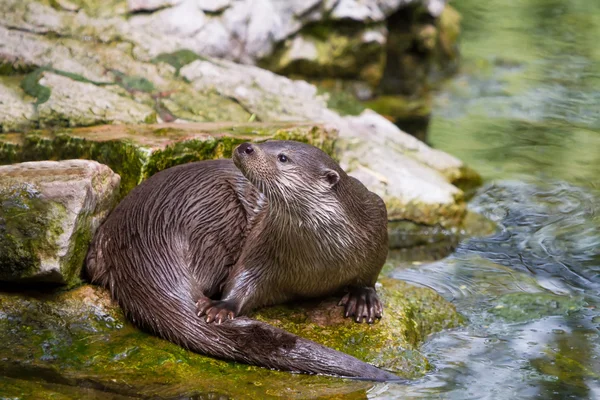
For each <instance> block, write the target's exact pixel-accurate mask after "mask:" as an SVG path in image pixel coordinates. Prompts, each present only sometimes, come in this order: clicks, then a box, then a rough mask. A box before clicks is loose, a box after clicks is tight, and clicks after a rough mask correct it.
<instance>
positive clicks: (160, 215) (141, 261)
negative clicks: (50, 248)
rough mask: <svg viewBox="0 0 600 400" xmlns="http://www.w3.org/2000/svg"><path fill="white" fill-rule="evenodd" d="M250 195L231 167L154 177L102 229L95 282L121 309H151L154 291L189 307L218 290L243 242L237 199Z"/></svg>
mask: <svg viewBox="0 0 600 400" xmlns="http://www.w3.org/2000/svg"><path fill="white" fill-rule="evenodd" d="M253 191H254V192H255V190H254V189H253V187H252V186H251V185H250V184H249V182H248V181H247V180H246V178H244V177H243V175H242V174H241V173H240V172H239V170H238V169H237V168H236V167H235V166H234V165H233V163H232V162H231V161H230V160H212V161H201V162H196V163H190V164H185V165H181V166H177V167H173V168H169V169H167V170H164V171H161V172H159V173H157V174H156V175H154V176H152V177H151V178H149V179H148V180H146V181H145V182H143V183H142V184H140V185H139V186H137V187H136V188H135V189H133V190H132V191H131V193H129V194H128V195H127V196H126V197H125V199H123V201H122V202H121V203H120V204H119V205H118V206H117V207H116V208H115V210H114V211H113V212H112V213H111V214H110V215H109V217H108V218H107V220H106V221H105V222H104V224H103V225H102V226H101V227H100V229H99V230H98V232H97V234H96V237H95V239H94V241H93V243H92V248H91V250H90V252H89V254H88V259H87V270H88V274H89V276H90V278H91V280H92V281H93V282H94V283H99V284H101V285H104V286H108V287H109V288H110V289H111V292H112V293H113V295H114V296H115V297H116V298H117V300H119V302H120V303H121V304H122V306H124V308H126V307H131V306H132V305H134V304H137V303H144V302H147V304H148V305H150V306H151V305H152V302H153V298H154V293H156V292H157V291H159V292H163V291H168V293H166V294H168V295H169V296H173V297H177V298H178V299H180V300H182V301H186V302H189V301H192V297H193V296H195V295H196V294H197V293H198V292H205V291H211V290H212V291H214V290H215V288H218V287H219V285H220V282H221V281H222V280H223V279H225V276H226V274H227V269H228V268H229V267H230V266H231V265H232V264H233V263H235V261H236V260H237V257H238V255H239V254H238V253H239V250H240V248H241V243H242V242H243V240H244V234H245V228H246V225H247V220H248V215H247V211H246V208H245V206H244V204H242V203H241V202H240V200H239V194H240V193H245V192H248V193H250V196H249V197H250V198H252V196H253ZM254 197H256V195H254ZM205 294H206V295H213V294H214V293H205ZM126 311H127V310H126Z"/></svg>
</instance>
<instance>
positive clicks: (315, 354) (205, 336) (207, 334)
mask: <svg viewBox="0 0 600 400" xmlns="http://www.w3.org/2000/svg"><path fill="white" fill-rule="evenodd" d="M161 303H162V305H161V307H160V309H161V310H169V312H168V313H166V312H165V313H164V314H163V315H153V316H152V317H153V318H146V315H140V314H138V313H136V312H135V308H134V309H131V308H130V309H129V310H127V311H128V312H129V313H130V314H134V315H131V317H132V319H133V320H134V321H138V322H142V324H143V325H146V326H147V327H148V328H150V329H151V330H152V331H154V332H155V333H156V334H157V335H158V336H161V337H163V338H164V339H167V340H169V341H172V342H174V343H177V344H179V345H180V346H182V347H185V348H187V349H189V350H192V351H194V352H197V353H201V354H205V355H209V356H213V357H217V358H221V359H226V360H234V361H239V362H243V363H247V364H252V365H257V366H260V367H266V368H272V369H278V370H283V371H291V372H302V373H308V374H325V375H337V376H340V377H349V378H361V379H366V380H374V381H392V380H393V381H398V380H399V379H400V378H399V377H398V376H396V375H393V374H391V373H389V372H386V371H383V370H381V369H378V368H376V367H374V366H372V365H370V364H367V363H365V362H363V361H360V360H358V359H356V358H354V357H352V356H350V355H348V354H345V353H342V352H339V351H336V350H333V349H331V348H328V347H325V346H322V345H320V344H318V343H315V342H313V341H310V340H307V339H303V338H300V337H298V336H296V335H293V334H291V333H289V332H286V331H284V330H281V329H278V328H275V327H273V326H271V325H268V324H265V323H262V322H259V321H256V320H252V319H249V318H244V317H241V318H236V319H234V320H228V321H225V322H223V323H222V324H220V325H217V324H215V323H211V324H208V323H206V322H205V321H204V320H203V319H202V318H200V317H197V316H196V314H195V307H194V305H193V303H191V302H189V303H188V302H182V301H181V299H179V298H174V297H170V298H169V300H167V299H161ZM167 303H171V304H167ZM184 304H189V306H185V305H184ZM130 305H131V304H130ZM142 309H143V308H142ZM135 314H138V315H135ZM144 314H145V313H144ZM148 317H149V316H148Z"/></svg>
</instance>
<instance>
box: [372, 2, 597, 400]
mask: <svg viewBox="0 0 600 400" xmlns="http://www.w3.org/2000/svg"><path fill="white" fill-rule="evenodd" d="M451 4H452V5H453V6H454V7H455V8H457V9H458V10H459V12H460V13H461V14H462V15H463V34H462V42H461V50H462V54H463V61H462V67H461V71H460V73H459V74H458V75H457V76H456V77H454V78H453V79H452V80H451V81H449V82H447V83H446V84H445V86H444V88H443V89H442V90H441V91H440V93H437V95H436V106H435V108H434V116H433V119H432V124H431V128H430V132H429V140H430V142H431V143H432V144H433V146H434V147H437V148H440V149H442V150H445V151H448V152H450V153H452V154H454V155H456V156H458V157H460V158H461V159H463V160H464V161H465V162H466V163H468V164H469V165H470V166H472V167H474V168H475V169H476V170H478V171H479V172H480V173H482V174H483V176H484V179H485V180H486V185H485V186H484V187H483V188H481V189H480V190H479V192H478V193H477V194H476V196H475V197H474V199H473V200H472V201H471V203H470V207H471V209H473V210H474V211H477V212H480V213H482V214H484V215H486V216H487V217H488V218H491V219H493V220H495V221H496V222H497V223H498V224H499V231H498V232H497V233H496V234H495V235H493V236H491V237H486V238H474V239H470V240H466V241H464V242H463V243H461V244H460V245H459V246H458V249H457V251H456V252H455V253H454V254H453V255H451V256H450V257H448V258H446V259H444V260H440V261H436V262H433V263H429V264H414V265H410V264H407V265H399V266H398V268H397V269H396V270H395V271H394V272H393V274H392V275H393V276H394V277H396V278H398V279H404V280H407V281H410V282H412V283H414V284H417V285H423V286H427V287H430V288H433V289H434V290H436V291H437V292H439V293H440V294H442V295H443V296H444V297H446V298H447V299H449V300H451V301H452V302H453V303H454V304H455V305H456V307H457V309H458V310H459V311H460V312H462V313H463V314H464V315H465V316H467V317H468V318H469V324H468V325H467V326H466V327H464V328H461V329H457V330H454V331H450V332H442V333H440V334H438V335H436V336H435V337H433V338H432V339H431V340H430V341H429V342H428V343H427V344H426V345H425V348H424V350H425V352H426V354H427V355H428V357H429V358H430V360H431V361H432V362H433V363H434V364H435V367H436V369H435V371H433V372H432V373H431V374H429V375H428V376H426V377H425V378H423V379H420V380H418V381H416V382H415V383H414V384H412V385H408V386H394V385H391V386H377V387H375V388H374V389H373V390H372V391H371V393H370V394H369V397H370V398H381V399H384V398H398V397H416V398H450V399H516V398H518V399H529V398H535V399H569V398H573V399H587V398H591V399H594V398H596V399H600V308H599V307H600V2H598V1H586V0H570V1H558V0H519V1H501V0H488V1H485V2H483V1H479V0H455V1H453V2H452V3H451Z"/></svg>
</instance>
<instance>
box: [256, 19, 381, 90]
mask: <svg viewBox="0 0 600 400" xmlns="http://www.w3.org/2000/svg"><path fill="white" fill-rule="evenodd" d="M376 28H381V27H380V26H378V25H367V26H365V25H364V24H363V23H358V22H352V21H342V22H341V21H336V22H335V23H331V22H325V23H322V22H319V23H315V24H309V25H308V26H305V27H304V28H302V30H301V31H300V32H299V33H298V35H299V36H300V37H301V38H302V39H303V40H304V41H305V42H308V43H310V45H311V46H312V48H313V49H314V50H315V54H314V57H312V58H310V59H299V58H297V57H292V56H291V54H290V51H291V48H290V47H289V46H290V44H291V43H292V41H284V42H282V43H280V45H279V46H278V48H277V49H276V50H275V51H274V52H273V54H272V55H270V56H269V57H267V58H265V59H263V60H261V61H260V63H259V64H260V65H261V66H262V67H264V68H267V69H270V70H272V71H275V72H277V73H280V74H284V75H288V76H298V77H309V78H343V79H355V80H362V81H365V82H367V83H368V84H369V85H370V86H371V87H373V88H375V87H376V86H377V84H378V83H379V80H380V79H381V76H382V74H383V69H384V66H385V51H384V46H383V45H381V44H380V43H376V42H368V43H365V42H364V40H363V36H364V33H365V32H366V31H367V30H370V29H376Z"/></svg>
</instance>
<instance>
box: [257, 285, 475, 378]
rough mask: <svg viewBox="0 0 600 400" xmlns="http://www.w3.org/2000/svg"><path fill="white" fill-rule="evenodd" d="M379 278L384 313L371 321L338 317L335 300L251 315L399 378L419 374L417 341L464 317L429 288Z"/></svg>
mask: <svg viewBox="0 0 600 400" xmlns="http://www.w3.org/2000/svg"><path fill="white" fill-rule="evenodd" d="M381 282H382V284H383V286H382V288H380V289H379V294H380V297H381V298H382V301H383V302H384V304H385V317H384V318H383V319H382V320H381V321H379V322H378V323H376V324H374V325H366V324H356V323H353V322H352V321H350V320H348V319H344V318H342V316H341V308H339V307H336V304H337V303H336V302H337V299H331V300H325V301H322V302H320V303H319V304H318V305H317V304H315V302H307V303H305V304H300V305H299V306H294V307H288V306H286V305H281V306H276V307H269V308H266V309H263V310H260V311H259V312H257V313H256V315H255V316H254V317H255V318H257V319H259V320H263V321H265V322H268V323H270V324H272V325H275V326H278V327H280V328H282V329H285V330H287V331H290V332H292V333H294V334H297V335H299V336H302V337H305V338H308V339H311V340H314V341H317V342H319V343H322V344H324V345H326V346H328V347H332V348H334V349H336V350H340V351H342V352H345V353H348V354H351V355H353V356H355V357H358V358H360V359H362V360H366V361H368V362H371V363H373V364H375V365H378V366H380V367H383V368H385V369H389V370H391V371H393V372H395V373H397V374H399V375H400V376H404V377H410V378H414V377H417V376H420V375H422V374H423V373H425V372H426V371H428V370H429V369H430V367H431V366H430V365H429V363H428V361H427V359H426V358H425V357H424V356H423V355H422V354H421V353H420V352H419V351H418V347H419V346H420V345H421V343H422V342H423V341H424V340H425V338H426V337H427V336H428V335H430V334H431V333H433V332H437V331H439V330H441V329H446V328H451V327H456V326H458V325H460V324H462V323H463V319H462V317H461V316H460V315H459V314H457V313H456V310H455V309H454V307H453V306H452V305H450V304H449V303H446V302H445V301H444V300H443V299H442V298H441V297H440V296H439V295H437V294H436V293H435V292H433V291H430V290H428V289H420V288H416V287H413V286H410V285H408V284H406V283H403V282H400V281H396V280H393V279H388V278H383V279H382V280H381Z"/></svg>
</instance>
